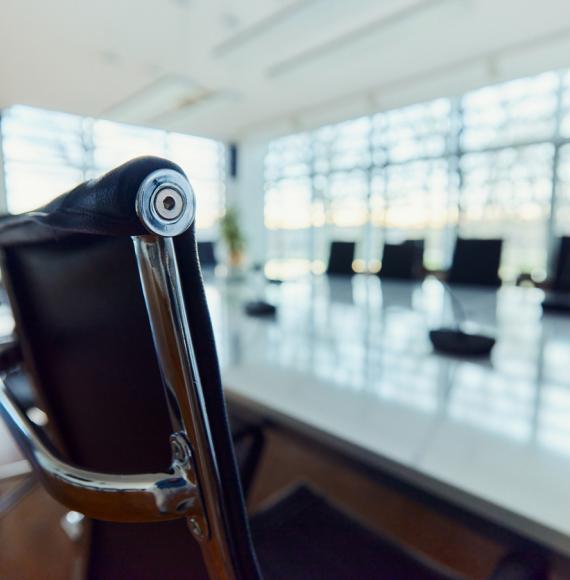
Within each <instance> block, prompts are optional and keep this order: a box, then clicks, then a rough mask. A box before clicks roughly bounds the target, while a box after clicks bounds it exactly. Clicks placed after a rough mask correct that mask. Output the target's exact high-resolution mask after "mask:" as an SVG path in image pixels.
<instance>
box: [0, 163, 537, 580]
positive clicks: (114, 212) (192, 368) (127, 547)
mask: <svg viewBox="0 0 570 580" xmlns="http://www.w3.org/2000/svg"><path fill="white" fill-rule="evenodd" d="M0 260H1V265H2V275H3V279H4V281H5V283H6V287H7V291H8V295H9V299H10V303H11V306H12V309H13V312H14V316H15V320H16V329H17V334H18V338H19V344H20V345H21V350H22V362H23V365H24V368H25V369H26V370H27V371H28V372H29V373H30V375H31V377H32V385H33V387H34V389H35V390H36V394H37V398H38V400H41V401H42V408H43V409H44V410H45V412H46V413H47V415H48V418H49V423H48V425H49V427H50V429H49V432H47V433H46V432H39V431H38V429H36V427H35V426H34V425H33V424H32V423H30V421H29V420H28V418H27V416H26V414H25V413H24V412H23V411H22V410H21V409H20V407H19V405H18V403H17V401H16V399H15V397H14V396H13V393H12V392H11V390H10V388H9V386H8V385H7V383H6V381H5V380H2V381H0V412H1V413H2V416H3V418H4V420H5V421H6V424H7V425H8V427H9V429H10V431H11V433H12V435H13V436H14V438H15V439H16V441H17V442H18V444H19V446H20V447H21V449H22V451H23V453H24V454H25V456H26V457H27V458H28V460H29V461H30V463H31V464H32V466H33V469H34V472H35V474H36V476H37V478H38V480H39V481H41V483H42V485H43V486H44V487H45V489H46V490H47V491H48V492H49V493H51V494H52V495H53V496H54V497H55V498H56V499H57V500H59V501H60V502H61V503H62V504H64V505H65V506H67V508H69V509H70V510H74V511H77V512H80V513H82V514H84V515H85V516H87V518H89V520H88V523H89V530H88V534H87V536H86V537H87V538H88V543H89V555H88V558H87V562H86V569H85V574H86V577H87V578H90V579H105V580H114V579H125V578H137V579H138V580H144V579H146V578H148V579H157V578H165V579H166V578H168V579H169V580H170V579H178V578H192V579H194V580H196V579H205V578H210V579H211V580H224V579H239V580H255V579H260V578H266V579H271V578H276V579H283V580H285V579H287V580H292V579H295V578H307V579H309V578H310V579H313V578H327V579H328V580H335V579H338V580H341V579H354V578H371V579H374V578H390V579H404V578H406V579H410V578H415V579H418V578H419V579H422V578H425V579H436V578H438V579H442V578H453V577H455V576H454V575H453V574H451V573H449V572H448V571H446V570H442V569H440V568H438V567H436V566H435V565H433V564H431V563H428V562H427V561H426V560H425V559H420V558H418V557H417V556H416V554H414V553H413V552H411V551H410V550H408V549H405V548H403V547H402V546H400V545H398V544H397V543H395V542H394V541H391V540H388V539H386V538H383V537H381V536H379V535H377V534H376V533H373V532H372V531H370V530H369V529H367V528H366V527H364V526H363V525H361V524H360V523H358V522H357V521H356V520H354V519H353V518H351V517H350V516H348V515H347V514H345V513H344V512H343V511H342V510H340V509H338V508H336V507H334V506H333V505H332V504H331V503H329V502H328V501H327V500H326V499H325V498H323V497H322V496H321V495H320V494H319V493H318V492H316V491H315V490H312V489H310V488H309V487H306V486H300V487H297V488H295V489H294V490H293V491H290V492H289V493H287V494H285V495H282V496H281V497H280V499H278V500H276V501H274V502H273V503H272V504H271V505H269V506H268V507H266V508H265V509H264V510H262V511H261V512H259V513H257V514H255V515H254V516H253V517H252V518H251V519H250V518H248V517H247V515H246V510H245V506H244V501H243V497H242V490H241V487H240V481H239V477H238V472H237V469H236V462H235V457H234V448H233V444H232V439H231V436H230V430H229V427H228V420H227V415H226V409H225V404H224V395H223V390H222V384H221V379H220V372H219V368H218V359H217V355H216V347H215V343H214V338H213V333H212V327H211V323H210V318H209V313H208V307H207V303H206V299H205V295H204V288H203V283H202V277H201V274H200V265H199V260H198V255H197V250H196V241H195V230H194V197H193V192H192V189H191V186H190V184H189V182H188V180H187V178H186V177H185V175H184V173H183V172H182V170H181V169H180V168H179V167H178V166H177V165H175V164H173V163H170V162H168V161H166V160H163V159H158V158H154V157H145V158H139V159H136V160H133V161H131V162H129V163H127V164H125V165H122V166H120V167H119V168H117V169H115V170H113V171H111V172H110V173H108V174H106V175H105V176H103V177H101V178H100V179H98V180H92V181H89V182H86V183H84V184H81V185H79V186H78V187H76V188H75V189H73V190H72V191H70V192H69V193H67V194H64V195H62V196H61V197H59V198H57V199H56V200H55V201H53V202H52V203H50V204H48V205H47V206H45V207H44V208H42V209H41V211H38V212H34V213H30V214H27V215H25V214H24V215H20V216H15V217H14V218H13V220H11V222H10V223H9V225H6V224H3V225H2V227H0ZM324 403H325V402H323V404H324ZM522 561H523V560H521V559H520V558H516V559H515V565H516V566H517V567H518V569H520V568H521V562H522ZM507 566H510V569H512V565H510V564H509V563H508V562H507ZM529 570H530V572H529V573H531V572H532V574H533V575H528V574H527V575H525V576H520V575H519V576H517V577H518V578H531V579H533V580H535V579H538V578H543V576H538V575H537V574H536V570H531V569H530V568H529V569H527V572H528V571H529ZM500 577H504V578H507V577H508V578H511V577H512V576H500Z"/></svg>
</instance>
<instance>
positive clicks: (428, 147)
mask: <svg viewBox="0 0 570 580" xmlns="http://www.w3.org/2000/svg"><path fill="white" fill-rule="evenodd" d="M273 216H278V219H274V218H273ZM265 223H266V227H267V229H268V239H269V243H268V259H269V260H270V264H271V265H272V267H273V270H274V271H275V272H278V271H279V273H281V274H284V275H287V274H290V273H292V272H293V271H294V272H295V273H298V272H308V271H313V272H320V271H323V270H324V267H325V263H326V259H327V255H328V248H329V245H330V242H331V241H332V240H333V239H347V240H354V241H356V242H357V248H358V250H357V257H356V260H355V263H354V269H355V271H373V272H374V271H378V269H379V268H380V265H381V254H382V245H383V243H384V242H385V241H388V242H390V241H398V240H404V239H423V240H425V255H424V261H425V265H426V266H427V267H428V268H431V269H442V268H446V267H447V266H448V265H449V263H450V260H451V255H452V251H453V244H454V240H455V238H456V236H462V237H474V238H475V237H476V238H493V237H499V238H502V239H503V240H504V247H503V258H502V264H501V272H500V273H501V276H502V278H503V279H504V280H506V281H512V280H515V279H516V277H517V276H518V275H519V274H521V273H528V274H531V275H533V276H534V277H535V278H536V279H539V280H540V279H543V278H544V277H545V275H546V271H547V261H548V256H549V247H551V246H552V242H553V240H554V239H555V238H556V237H557V236H560V235H570V72H548V73H544V74H540V75H537V76H535V77H530V78H524V79H518V80H515V81H510V82H506V83H502V84H499V85H494V86H490V87H485V88H482V89H478V90H475V91H471V92H469V93H467V94H465V95H463V96H462V97H460V98H441V99H437V100H434V101H431V102H428V103H421V104H417V105H413V106H409V107H405V108H402V109H398V110H393V111H387V112H383V113H378V114H376V115H372V116H368V117H362V118H359V119H355V120H352V121H348V122H344V123H341V124H338V125H331V126H326V127H322V128H320V129H317V130H315V131H311V132H307V133H302V134H299V135H292V136H287V137H284V138H281V139H277V140H275V141H273V142H271V143H270V144H269V149H268V153H267V156H266V164H265Z"/></svg>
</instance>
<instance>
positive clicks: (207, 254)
mask: <svg viewBox="0 0 570 580" xmlns="http://www.w3.org/2000/svg"><path fill="white" fill-rule="evenodd" d="M197 245H198V258H199V260H200V266H201V267H202V268H215V267H216V266H217V264H218V260H217V259H216V251H215V246H214V242H210V241H199V242H197Z"/></svg>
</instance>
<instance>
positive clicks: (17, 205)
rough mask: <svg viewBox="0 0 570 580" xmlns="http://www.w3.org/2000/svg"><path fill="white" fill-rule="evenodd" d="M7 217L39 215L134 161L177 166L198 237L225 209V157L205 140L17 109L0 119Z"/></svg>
mask: <svg viewBox="0 0 570 580" xmlns="http://www.w3.org/2000/svg"><path fill="white" fill-rule="evenodd" d="M1 128H2V147H3V159H4V174H5V181H6V192H7V203H8V210H9V211H10V212H12V213H21V212H24V211H28V210H31V209H34V208H37V207H39V206H41V205H43V204H44V203H47V202H48V201H50V200H51V199H52V198H53V197H55V196H56V195H59V194H60V193H63V192H64V191H67V190H69V189H71V188H72V187H73V186H75V185H77V184H78V183H80V182H81V181H83V180H85V179H91V178H93V177H97V176H98V175H101V174H102V173H104V172H106V171H108V170H110V169H112V168H113V167H116V166H117V165H119V164H121V163H123V162H125V161H128V160H129V159H132V158H133V157H136V156H140V155H158V156H161V157H167V158H168V159H171V160H172V161H174V162H176V163H178V164H179V165H180V166H181V167H182V168H183V169H184V170H185V171H186V173H187V174H188V176H189V178H190V180H191V182H192V186H193V188H194V191H195V192H196V198H197V204H198V207H199V211H198V213H197V222H196V224H197V227H198V230H199V235H200V236H201V237H206V238H209V237H212V238H213V237H214V236H215V235H216V227H217V221H218V219H219V218H220V216H221V215H222V213H223V211H224V205H225V151H224V146H223V144H222V143H219V142H217V141H213V140H211V139H203V138H200V137H192V136H190V135H182V134H178V133H167V132H165V131H159V130H156V129H147V128H143V127H135V126H131V125H122V124H120V123H113V122H111V121H102V120H96V119H90V118H83V117H78V116H75V115H68V114H65V113H54V112H50V111H44V110H41V109H34V108H31V107H24V106H15V107H12V108H10V109H8V110H6V111H4V112H3V113H2V124H1Z"/></svg>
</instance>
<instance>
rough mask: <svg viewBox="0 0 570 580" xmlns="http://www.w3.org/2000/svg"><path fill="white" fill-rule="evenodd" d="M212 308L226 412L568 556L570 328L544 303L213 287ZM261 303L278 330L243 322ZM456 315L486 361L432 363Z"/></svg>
mask: <svg viewBox="0 0 570 580" xmlns="http://www.w3.org/2000/svg"><path fill="white" fill-rule="evenodd" d="M206 294H207V298H208V302H209V305H210V309H211V314H212V321H213V325H214V330H215V334H216V339H217V344H218V349H219V355H220V363H221V369H222V378H223V382H224V388H225V391H226V396H227V398H228V400H229V402H230V403H232V402H235V403H236V404H238V405H239V406H241V407H245V408H247V409H250V410H251V411H252V412H254V413H256V414H257V415H258V416H260V417H266V418H269V419H271V420H272V421H274V422H275V424H277V425H285V426H288V427H289V428H291V429H296V430H298V431H299V432H300V433H303V434H304V436H308V437H314V438H316V439H317V440H319V441H320V442H321V443H322V444H325V445H328V446H330V447H331V449H335V450H337V451H338V452H340V453H343V454H344V455H346V456H349V457H350V456H353V457H354V458H356V459H357V460H358V461H359V462H361V463H364V464H367V465H369V466H370V467H371V468H372V469H374V470H375V471H378V472H379V473H380V472H382V473H385V474H387V475H389V476H390V477H394V478H396V480H397V481H400V482H403V484H405V485H407V486H411V487H413V488H416V489H418V490H421V491H423V492H425V493H427V494H428V495H430V497H434V498H436V499H438V500H439V501H443V502H446V503H449V505H453V506H457V507H458V508H459V509H460V510H462V511H463V512H465V513H468V514H473V515H474V516H475V517H476V518H479V519H484V520H485V521H488V522H491V523H492V524H493V525H495V526H498V527H500V528H501V529H504V530H507V531H511V532H513V533H515V534H516V535H517V537H522V538H526V539H530V540H531V541H534V542H537V543H539V544H541V545H543V546H546V547H548V548H550V549H552V550H554V551H556V552H558V553H560V554H564V555H566V556H570V372H569V369H570V317H565V316H563V315H545V316H543V314H542V309H541V306H540V304H541V300H542V297H543V293H542V291H541V290H538V289H536V288H524V287H514V286H506V287H503V288H501V289H499V290H493V289H476V288H473V287H471V288H468V287H454V289H453V295H454V297H455V298H454V299H452V297H451V295H450V292H449V291H448V290H447V289H446V288H445V287H444V286H443V285H442V284H441V283H440V282H439V281H438V280H436V279H430V278H428V279H426V280H424V281H423V282H417V283H414V282H397V281H381V280H380V279H379V278H378V277H377V276H366V275H357V276H354V277H353V278H352V279H335V278H331V277H327V276H313V277H308V278H306V279H300V280H296V281H290V282H285V283H283V284H279V285H274V284H267V285H266V286H265V287H261V286H260V285H259V283H256V282H255V281H254V282H252V281H251V280H244V281H242V282H235V281H229V280H225V279H223V278H217V277H215V276H207V277H206ZM260 296H263V297H265V298H266V299H267V300H269V301H270V302H272V303H274V304H275V305H276V306H277V314H276V316H275V317H268V318H255V317H250V316H247V315H246V314H245V312H244V309H243V305H244V303H245V302H246V301H248V300H251V299H256V298H259V297H260ZM454 303H455V306H454ZM458 305H459V306H458ZM458 310H460V312H458ZM458 315H460V316H462V317H463V318H464V320H463V326H464V328H467V329H473V330H475V331H477V332H481V333H487V334H490V335H493V336H495V337H496V339H497V340H496V345H495V347H494V348H493V351H492V353H491V356H490V358H483V359H479V360H478V359H468V358H459V357H452V356H445V355H440V354H436V353H434V351H433V348H432V346H431V343H430V341H429V330H430V329H432V328H437V327H441V326H453V325H454V324H455V322H456V321H457V316H458Z"/></svg>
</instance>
